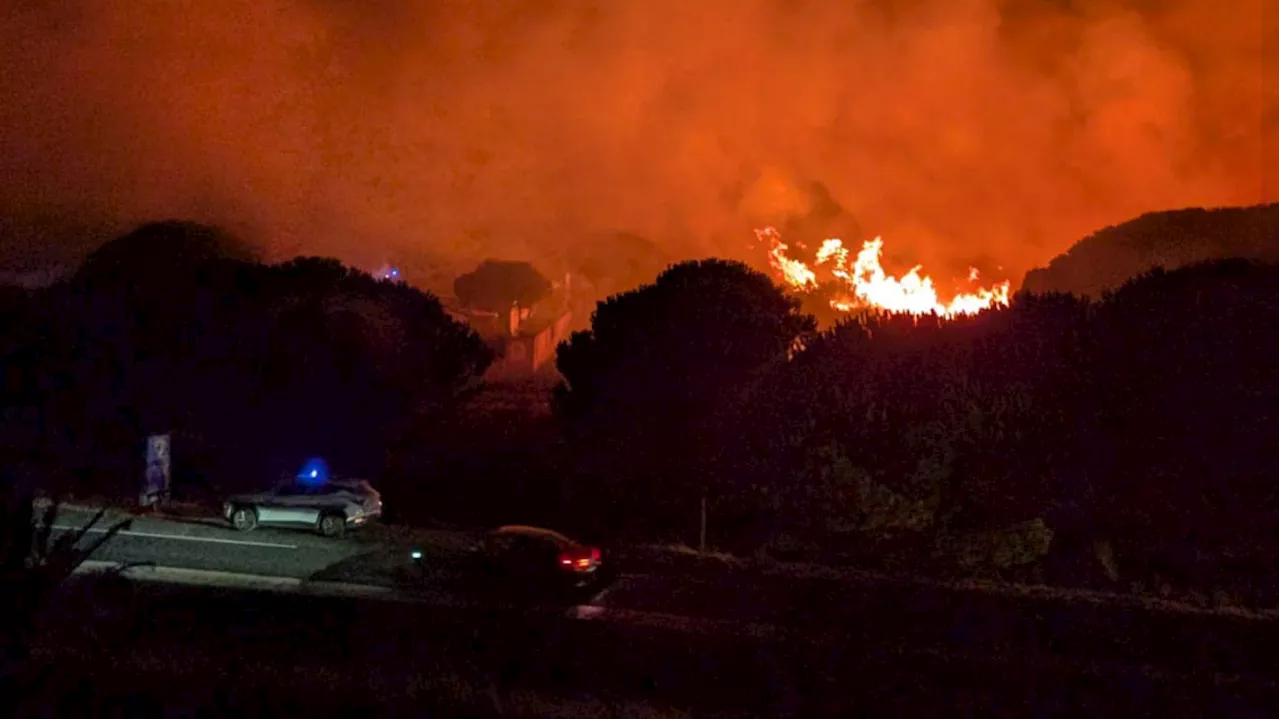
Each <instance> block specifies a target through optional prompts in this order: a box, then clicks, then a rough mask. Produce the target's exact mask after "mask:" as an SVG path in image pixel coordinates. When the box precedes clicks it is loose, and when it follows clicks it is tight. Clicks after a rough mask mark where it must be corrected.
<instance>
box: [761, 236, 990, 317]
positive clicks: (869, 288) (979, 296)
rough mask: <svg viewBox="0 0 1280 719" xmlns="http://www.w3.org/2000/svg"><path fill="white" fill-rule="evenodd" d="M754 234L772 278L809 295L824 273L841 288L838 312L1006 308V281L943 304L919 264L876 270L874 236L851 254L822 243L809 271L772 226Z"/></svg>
mask: <svg viewBox="0 0 1280 719" xmlns="http://www.w3.org/2000/svg"><path fill="white" fill-rule="evenodd" d="M756 236H757V237H758V238H759V239H760V241H761V242H767V243H768V246H769V265H770V266H771V267H772V268H773V270H774V273H775V275H776V276H777V279H778V280H780V281H781V282H782V283H783V284H785V285H787V286H788V287H791V288H792V289H795V290H799V291H802V292H807V291H813V290H816V289H818V287H819V281H818V273H819V270H821V271H822V272H823V273H824V274H829V275H830V277H831V281H832V282H833V283H834V284H835V285H836V287H837V288H839V290H841V292H840V293H839V294H837V295H836V296H833V298H832V299H831V300H830V303H831V307H832V308H834V309H836V310H839V311H841V312H852V311H854V310H858V309H881V310H885V311H887V312H895V313H905V314H912V315H927V314H937V315H940V316H942V317H955V316H957V315H972V314H977V313H978V312H981V311H982V310H985V309H990V308H992V307H1002V306H1007V305H1008V304H1009V282H1008V280H1006V281H1004V282H1000V283H997V284H994V285H991V286H990V287H981V286H979V287H977V288H975V289H973V290H972V291H969V292H959V293H956V294H955V295H954V296H953V297H952V298H951V299H949V300H946V301H943V300H941V299H940V298H939V297H938V290H937V288H936V287H935V285H934V280H933V278H932V277H930V276H929V275H927V274H921V267H919V266H916V267H913V268H911V269H910V270H908V271H907V272H906V273H905V274H903V275H902V276H901V277H894V276H893V275H890V274H889V273H887V272H885V270H884V268H883V267H881V266H880V252H881V249H882V248H883V247H884V242H883V240H881V239H880V238H879V237H877V238H876V239H874V240H869V241H867V242H865V243H863V245H862V249H861V250H860V251H859V252H858V253H857V254H856V255H854V254H853V253H852V252H851V251H850V250H849V248H848V247H845V246H844V241H843V240H840V239H836V238H832V239H828V240H824V241H823V242H822V246H821V247H819V248H818V251H817V253H816V255H815V256H814V260H813V266H812V267H810V266H809V265H807V264H805V263H804V262H803V261H801V260H798V259H795V258H793V257H791V256H789V255H788V254H787V251H788V250H789V249H790V248H789V247H788V245H787V244H786V243H785V242H783V241H782V236H781V235H779V234H778V231H777V230H775V229H774V228H772V227H767V228H765V229H762V230H756ZM978 280H979V278H978V270H977V269H975V268H972V267H971V268H969V276H968V283H969V284H971V285H972V284H976V283H977V282H978Z"/></svg>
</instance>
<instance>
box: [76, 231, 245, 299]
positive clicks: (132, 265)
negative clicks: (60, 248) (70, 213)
mask: <svg viewBox="0 0 1280 719" xmlns="http://www.w3.org/2000/svg"><path fill="white" fill-rule="evenodd" d="M259 259H260V257H259V255H258V253H257V251H256V250H255V249H254V248H253V247H251V246H250V245H249V244H248V243H246V242H245V241H243V240H241V239H239V238H237V237H235V236H234V235H232V234H231V233H229V232H227V231H226V230H223V229H221V228H219V227H213V226H210V225H203V224H199V223H196V222H186V221H181V220H169V221H165V222H153V223H150V224H146V225H142V226H141V227H138V228H137V229H135V230H133V231H132V232H130V233H129V234H127V235H124V236H122V237H119V238H117V239H114V240H111V241H110V242H108V243H106V244H105V245H103V246H101V247H99V248H98V249H96V250H94V251H93V252H92V253H90V255H89V257H88V258H87V259H86V260H85V261H84V264H83V265H82V266H81V267H80V269H79V270H78V271H77V272H76V278H77V279H78V280H79V281H82V282H87V283H91V284H96V283H99V282H130V283H136V282H143V281H148V280H152V281H163V280H164V279H165V278H168V277H172V276H175V275H185V274H187V273H189V272H190V271H192V270H194V269H195V268H197V267H200V266H202V265H206V264H208V263H210V262H212V261H214V260H235V261H239V262H257V261H259Z"/></svg>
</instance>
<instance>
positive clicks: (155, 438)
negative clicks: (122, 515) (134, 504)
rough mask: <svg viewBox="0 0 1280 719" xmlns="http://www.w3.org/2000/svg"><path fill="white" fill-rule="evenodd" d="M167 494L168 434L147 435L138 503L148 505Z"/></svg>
mask: <svg viewBox="0 0 1280 719" xmlns="http://www.w3.org/2000/svg"><path fill="white" fill-rule="evenodd" d="M168 494H169V435H168V434H153V435H151V436H150V437H147V468H146V474H145V477H144V479H143V484H142V495H141V497H139V503H140V504H141V505H142V506H144V507H150V506H152V505H153V504H155V503H156V502H158V501H160V500H161V499H163V498H164V497H166V496H168Z"/></svg>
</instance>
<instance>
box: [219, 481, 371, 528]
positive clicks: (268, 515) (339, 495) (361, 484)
mask: <svg viewBox="0 0 1280 719" xmlns="http://www.w3.org/2000/svg"><path fill="white" fill-rule="evenodd" d="M381 514H382V495H380V494H378V491H377V490H375V489H374V488H373V487H372V486H370V485H369V483H368V482H366V481H364V480H352V481H342V480H334V481H330V482H325V483H323V484H318V485H310V484H304V483H301V482H284V483H282V484H279V485H277V486H276V487H275V488H274V489H272V490H271V491H269V492H263V493H261V494H241V495H236V496H234V497H229V498H228V499H227V501H226V502H224V503H223V505H222V516H223V517H225V518H226V519H227V521H229V522H231V526H233V527H235V528H236V529H238V530H240V531H242V532H248V531H251V530H253V529H254V528H256V527H258V526H259V525H262V526H272V527H297V528H301V527H306V528H308V529H314V530H316V531H317V532H319V533H320V534H322V535H324V536H326V537H340V536H342V535H343V534H344V533H345V532H346V531H347V529H348V528H354V527H359V526H362V525H364V524H365V523H367V522H368V521H369V520H371V519H374V518H376V517H378V516H381Z"/></svg>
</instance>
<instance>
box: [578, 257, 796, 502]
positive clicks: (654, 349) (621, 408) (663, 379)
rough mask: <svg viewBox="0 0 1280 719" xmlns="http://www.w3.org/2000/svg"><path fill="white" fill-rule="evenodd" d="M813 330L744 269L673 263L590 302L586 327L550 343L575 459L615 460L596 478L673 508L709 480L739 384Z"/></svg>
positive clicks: (720, 263)
mask: <svg viewBox="0 0 1280 719" xmlns="http://www.w3.org/2000/svg"><path fill="white" fill-rule="evenodd" d="M813 329H814V322H813V319H812V318H810V317H807V316H805V315H801V314H799V312H798V311H797V305H796V302H795V301H794V300H792V299H791V298H789V297H787V296H786V295H785V294H784V293H783V291H782V290H781V289H780V288H778V287H777V286H775V285H774V284H773V283H772V282H771V281H770V280H769V278H768V277H766V276H765V275H763V274H761V273H759V272H756V271H754V270H752V269H750V268H748V267H747V266H746V265H743V264H741V263H737V262H728V261H724V260H703V261H694V262H684V263H681V264H678V265H674V266H672V267H670V268H668V269H667V270H666V271H664V272H663V273H662V274H660V275H659V276H658V277H657V280H656V281H655V282H654V283H653V284H651V285H646V286H643V287H641V288H639V289H636V290H633V291H631V292H626V293H623V294H620V295H616V296H614V297H611V298H609V299H608V300H605V301H604V302H601V303H600V304H599V305H598V306H597V309H596V312H595V315H594V316H593V317H592V322H591V329H590V330H587V331H583V332H577V333H575V334H574V335H573V336H572V337H571V338H570V340H569V341H568V342H567V343H566V344H562V345H561V346H560V348H559V351H558V353H557V361H556V366H557V368H558V369H559V370H560V373H561V375H563V376H564V378H565V385H564V387H563V388H562V389H561V391H560V393H559V395H558V399H557V408H558V410H559V412H560V413H561V415H562V416H563V417H565V418H566V419H567V420H568V421H569V422H571V423H572V424H573V426H575V427H576V429H577V432H578V436H579V439H580V440H581V443H582V446H583V448H584V449H583V451H591V452H598V451H600V450H602V449H603V448H609V450H610V451H613V452H615V453H617V454H618V455H620V456H623V457H626V458H627V459H626V460H622V461H620V462H619V463H618V464H612V465H611V467H610V469H609V470H608V471H609V472H610V473H613V474H615V476H618V475H626V476H627V477H629V479H628V480H623V481H629V482H631V483H632V484H631V486H630V487H629V489H632V490H635V489H638V488H639V487H640V486H641V485H642V484H643V486H644V490H643V491H646V492H651V493H652V492H656V493H659V494H664V495H666V496H667V497H669V498H671V499H672V500H673V501H678V498H687V496H688V495H689V492H688V490H690V489H692V490H693V491H694V493H695V494H696V492H697V491H700V488H701V487H704V486H707V485H709V484H712V483H714V482H715V479H714V475H715V474H716V469H715V468H714V467H713V466H712V465H713V464H715V461H714V459H713V457H714V456H715V455H719V454H721V452H727V451H729V448H728V446H727V442H729V441H730V439H731V435H732V430H731V429H730V425H732V421H731V420H732V416H733V414H734V413H735V412H736V411H737V410H738V409H740V408H741V407H742V406H743V404H744V403H745V402H746V401H747V400H748V395H749V391H750V386H751V384H752V383H753V382H756V381H758V379H759V378H760V377H761V376H763V374H764V373H766V372H768V371H769V370H770V369H771V368H774V367H777V366H779V365H781V364H784V363H785V362H786V361H787V357H788V354H789V352H790V351H791V350H792V348H793V347H795V346H796V343H797V341H798V340H800V339H802V338H803V337H804V336H805V335H807V334H808V333H810V332H812V331H813ZM655 446H661V447H663V451H662V452H660V453H654V452H653V451H652V450H651V449H648V448H651V447H655ZM588 447H593V448H594V449H587V448H588ZM713 447H715V448H719V449H718V450H716V451H708V450H709V449H710V448H713ZM702 459H708V460H709V461H708V462H702V461H701V460H702Z"/></svg>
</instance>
